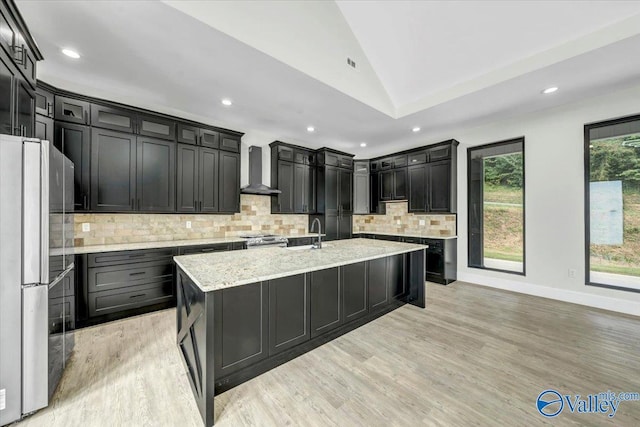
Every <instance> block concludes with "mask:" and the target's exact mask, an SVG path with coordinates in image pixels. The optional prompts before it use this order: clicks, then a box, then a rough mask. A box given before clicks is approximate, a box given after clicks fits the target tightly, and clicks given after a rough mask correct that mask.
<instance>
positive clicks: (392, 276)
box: [387, 254, 407, 300]
mask: <svg viewBox="0 0 640 427" xmlns="http://www.w3.org/2000/svg"><path fill="white" fill-rule="evenodd" d="M404 257H405V255H404V254H399V255H393V256H390V257H388V268H387V273H388V274H389V278H388V284H389V298H390V299H391V300H393V299H401V298H403V297H404V296H405V294H406V291H407V283H406V280H405V274H404Z"/></svg>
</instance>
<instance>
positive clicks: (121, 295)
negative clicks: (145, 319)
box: [89, 280, 175, 317]
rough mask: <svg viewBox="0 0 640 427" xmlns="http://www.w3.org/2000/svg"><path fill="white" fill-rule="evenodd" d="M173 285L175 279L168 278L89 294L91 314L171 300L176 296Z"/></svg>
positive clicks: (99, 314) (115, 311)
mask: <svg viewBox="0 0 640 427" xmlns="http://www.w3.org/2000/svg"><path fill="white" fill-rule="evenodd" d="M173 286H174V285H173V280H166V281H163V282H157V283H152V284H148V285H144V286H135V287H132V288H128V289H126V290H116V291H104V292H96V293H93V294H89V316H90V317H95V316H102V315H105V314H112V313H118V312H121V311H124V310H129V309H133V308H139V307H145V306H148V305H153V304H159V303H163V302H168V301H171V300H172V299H174V298H175V296H174V291H173Z"/></svg>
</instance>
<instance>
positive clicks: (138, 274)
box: [129, 271, 147, 276]
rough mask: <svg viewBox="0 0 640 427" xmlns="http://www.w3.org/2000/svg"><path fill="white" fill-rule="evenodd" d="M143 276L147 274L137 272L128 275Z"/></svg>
mask: <svg viewBox="0 0 640 427" xmlns="http://www.w3.org/2000/svg"><path fill="white" fill-rule="evenodd" d="M143 274H147V272H146V271H138V272H136V273H129V276H141V275H143Z"/></svg>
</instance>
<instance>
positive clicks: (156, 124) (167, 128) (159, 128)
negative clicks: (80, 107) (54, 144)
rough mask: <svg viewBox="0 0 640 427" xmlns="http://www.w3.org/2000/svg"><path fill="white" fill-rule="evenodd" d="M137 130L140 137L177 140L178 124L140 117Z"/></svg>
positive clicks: (153, 117)
mask: <svg viewBox="0 0 640 427" xmlns="http://www.w3.org/2000/svg"><path fill="white" fill-rule="evenodd" d="M56 117H57V116H56ZM136 128H137V131H138V134H140V135H144V136H150V137H153V138H160V139H167V140H169V141H175V140H176V123H175V122H174V121H173V120H169V119H165V118H163V117H158V116H147V115H138V123H137V127H136Z"/></svg>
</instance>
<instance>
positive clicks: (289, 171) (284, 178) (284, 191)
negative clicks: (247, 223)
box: [272, 160, 294, 213]
mask: <svg viewBox="0 0 640 427" xmlns="http://www.w3.org/2000/svg"><path fill="white" fill-rule="evenodd" d="M276 165H277V169H276V170H275V171H272V176H273V174H274V172H275V174H276V175H277V176H276V179H277V181H275V182H276V183H277V187H278V190H280V191H281V193H279V194H277V195H276V196H275V197H274V200H275V203H276V205H275V209H273V207H272V211H273V212H274V213H293V212H294V204H293V199H294V188H293V186H294V184H293V182H294V163H291V162H288V161H284V160H279V161H278V162H277V163H276Z"/></svg>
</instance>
